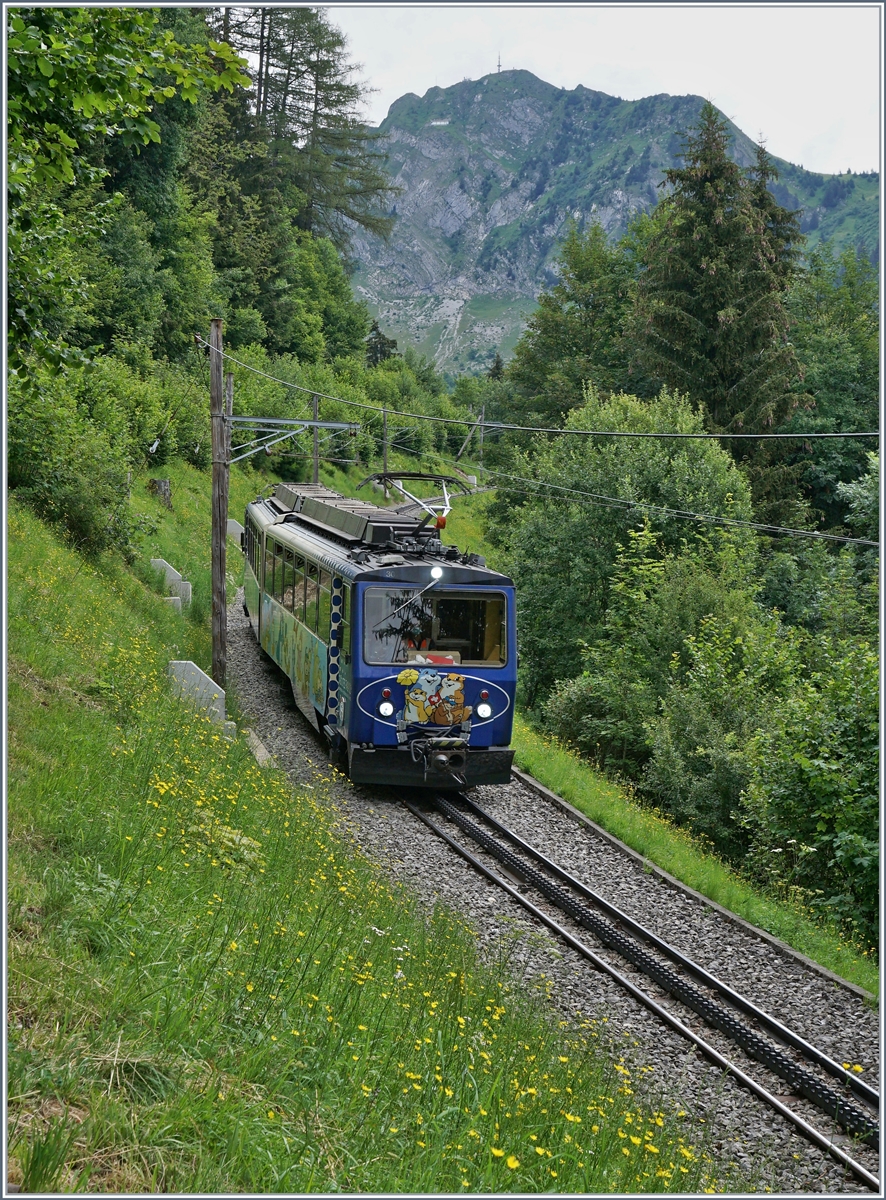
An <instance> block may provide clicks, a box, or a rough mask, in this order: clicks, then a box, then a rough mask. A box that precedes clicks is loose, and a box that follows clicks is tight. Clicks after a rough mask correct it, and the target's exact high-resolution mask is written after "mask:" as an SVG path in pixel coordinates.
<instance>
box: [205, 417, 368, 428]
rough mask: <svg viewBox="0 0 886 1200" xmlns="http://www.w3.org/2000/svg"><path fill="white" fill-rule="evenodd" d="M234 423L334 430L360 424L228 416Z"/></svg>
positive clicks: (353, 422)
mask: <svg viewBox="0 0 886 1200" xmlns="http://www.w3.org/2000/svg"><path fill="white" fill-rule="evenodd" d="M227 419H228V420H229V421H231V422H232V423H233V424H235V425H261V426H262V427H265V426H266V427H267V428H269V429H270V428H274V429H277V428H278V427H279V428H281V429H282V428H283V427H284V426H287V425H297V426H300V427H301V428H302V429H336V430H350V429H354V430H357V429H359V428H360V425H359V423H358V422H356V421H310V420H298V421H297V420H295V419H294V418H291V417H228V418H227Z"/></svg>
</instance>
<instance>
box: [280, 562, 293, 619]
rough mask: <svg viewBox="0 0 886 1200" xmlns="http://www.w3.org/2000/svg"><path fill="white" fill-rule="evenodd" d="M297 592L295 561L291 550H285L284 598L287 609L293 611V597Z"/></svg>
mask: <svg viewBox="0 0 886 1200" xmlns="http://www.w3.org/2000/svg"><path fill="white" fill-rule="evenodd" d="M294 592H295V563H294V561H293V553H292V551H291V550H287V549H284V551H283V598H282V604H283V607H284V608H285V609H287V610H288V611H289V612H292V597H293V594H294Z"/></svg>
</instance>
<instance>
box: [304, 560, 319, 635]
mask: <svg viewBox="0 0 886 1200" xmlns="http://www.w3.org/2000/svg"><path fill="white" fill-rule="evenodd" d="M319 573H320V568H319V567H318V566H317V564H316V563H312V562H307V563H306V565H305V625H307V627H308V629H310V630H311V632H312V633H314V632H316V629H317V610H318V608H319V607H320V605H319V599H320V580H319Z"/></svg>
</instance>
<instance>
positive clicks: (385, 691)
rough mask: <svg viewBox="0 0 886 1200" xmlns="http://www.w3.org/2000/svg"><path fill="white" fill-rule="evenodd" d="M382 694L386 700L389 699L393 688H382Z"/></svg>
mask: <svg viewBox="0 0 886 1200" xmlns="http://www.w3.org/2000/svg"><path fill="white" fill-rule="evenodd" d="M381 694H382V696H383V697H384V698H385V700H387V699H388V697H389V696H390V694H391V689H390V688H382V690H381Z"/></svg>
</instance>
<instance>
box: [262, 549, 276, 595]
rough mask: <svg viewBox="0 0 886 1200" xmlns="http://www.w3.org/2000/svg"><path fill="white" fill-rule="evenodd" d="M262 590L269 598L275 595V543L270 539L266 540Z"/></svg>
mask: <svg viewBox="0 0 886 1200" xmlns="http://www.w3.org/2000/svg"><path fill="white" fill-rule="evenodd" d="M262 590H263V591H265V592H267V594H268V595H269V596H273V594H274V543H273V542H272V541H271V539H270V538H265V573H264V580H263V581H262Z"/></svg>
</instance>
